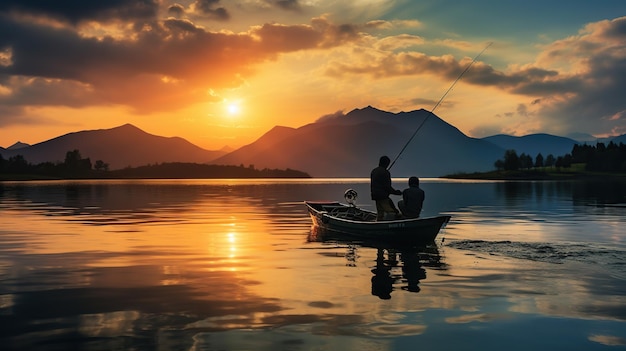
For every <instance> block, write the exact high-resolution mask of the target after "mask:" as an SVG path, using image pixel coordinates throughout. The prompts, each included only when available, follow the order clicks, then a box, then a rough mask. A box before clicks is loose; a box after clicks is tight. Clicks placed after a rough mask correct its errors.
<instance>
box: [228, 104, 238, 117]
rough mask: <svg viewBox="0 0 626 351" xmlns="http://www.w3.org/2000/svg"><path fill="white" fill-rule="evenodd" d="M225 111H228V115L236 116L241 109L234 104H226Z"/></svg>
mask: <svg viewBox="0 0 626 351" xmlns="http://www.w3.org/2000/svg"><path fill="white" fill-rule="evenodd" d="M226 110H227V111H228V114H229V115H238V114H239V112H240V111H241V108H240V107H239V105H238V104H236V103H230V104H228V106H226Z"/></svg>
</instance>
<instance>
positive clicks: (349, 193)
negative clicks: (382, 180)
mask: <svg viewBox="0 0 626 351" xmlns="http://www.w3.org/2000/svg"><path fill="white" fill-rule="evenodd" d="M357 197H359V194H357V192H356V190H354V189H348V190H346V192H345V193H343V198H344V199H346V202H347V203H348V204H349V205H350V206H356V199H357Z"/></svg>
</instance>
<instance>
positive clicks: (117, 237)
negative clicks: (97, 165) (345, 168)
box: [0, 180, 626, 350]
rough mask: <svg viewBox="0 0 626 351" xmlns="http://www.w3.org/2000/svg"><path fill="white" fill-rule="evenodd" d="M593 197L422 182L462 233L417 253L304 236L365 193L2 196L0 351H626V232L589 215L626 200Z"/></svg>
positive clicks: (118, 185)
mask: <svg viewBox="0 0 626 351" xmlns="http://www.w3.org/2000/svg"><path fill="white" fill-rule="evenodd" d="M596 186H597V185H577V184H552V183H550V182H544V183H539V182H526V183H525V184H505V183H504V182H477V183H463V182H458V183H457V182H445V181H428V180H426V181H424V187H425V188H426V190H427V193H428V194H429V197H428V200H427V204H426V208H425V211H426V213H435V214H436V213H440V212H446V213H448V214H452V216H453V220H452V221H451V223H450V225H449V226H448V227H446V229H445V231H444V232H443V233H440V238H443V236H445V238H446V240H445V244H443V243H442V241H441V240H439V239H438V240H437V244H432V245H427V246H423V247H418V248H411V249H407V248H404V247H393V246H384V245H378V244H376V243H363V242H342V241H340V240H335V241H333V240H328V238H322V237H320V236H316V235H315V233H313V231H311V230H310V228H311V221H310V218H309V217H308V214H307V212H306V208H305V206H304V205H303V203H302V200H305V199H306V200H338V199H339V200H340V199H341V196H342V194H343V191H344V190H345V189H346V188H348V187H350V188H356V189H357V191H359V193H360V194H367V193H368V191H369V190H368V181H367V180H358V181H356V182H353V181H352V180H348V181H338V182H335V181H328V182H326V183H322V182H316V181H311V182H309V183H307V182H300V181H298V182H290V181H284V182H281V181H277V182H275V183H271V182H269V181H258V180H254V181H246V182H237V181H222V182H217V181H216V182H211V181H208V182H205V181H197V182H196V181H182V182H181V181H105V182H87V181H78V182H74V181H72V182H24V183H19V182H16V183H0V324H1V325H2V326H3V328H0V345H2V346H3V347H4V346H5V345H9V346H8V349H85V350H105V349H106V350H108V349H149V350H157V349H182V350H191V349H194V348H195V349H260V350H275V349H313V348H319V349H329V350H330V349H342V350H349V349H376V350H411V349H414V348H415V345H421V346H423V347H440V348H444V349H463V346H464V345H465V348H466V349H471V348H475V346H476V345H489V347H486V349H488V350H497V349H502V348H507V349H508V348H510V347H511V343H510V341H509V340H512V339H516V340H518V339H519V330H529V329H528V328H535V329H538V328H536V325H538V324H541V328H540V329H541V331H537V333H538V334H536V335H539V336H538V337H537V338H523V340H521V341H520V343H519V348H520V349H541V347H542V345H543V347H545V343H544V342H545V341H547V340H548V341H550V342H551V343H552V344H551V345H556V344H559V343H569V344H566V346H567V345H569V346H572V347H571V348H576V347H577V346H580V345H584V347H585V349H589V350H592V349H594V348H595V349H598V347H597V346H598V345H600V346H602V344H604V345H618V346H624V345H626V341H624V340H626V335H625V334H624V330H625V329H624V328H623V327H624V321H626V312H625V311H624V308H623V306H626V300H625V299H626V297H625V296H626V294H625V293H624V292H625V291H626V290H624V289H625V284H624V282H626V273H625V272H626V270H625V268H624V267H625V266H624V263H623V259H622V257H623V256H624V252H626V248H625V245H624V243H625V239H626V238H625V237H624V231H623V228H624V224H626V222H625V221H626V220H625V218H626V216H624V209H623V208H620V207H600V206H598V205H596V204H598V203H599V202H602V201H605V202H606V203H608V202H609V201H615V202H616V203H617V202H618V201H620V199H623V196H624V193H621V194H611V192H616V193H617V192H620V191H623V190H624V189H623V188H620V185H617V186H613V187H612V186H610V185H607V187H606V188H604V187H603V188H602V189H605V190H598V188H596ZM364 202H365V203H367V201H366V200H364ZM368 205H369V206H373V203H372V204H364V205H363V206H364V207H366V206H368ZM503 320H506V323H502V321H503ZM535 329H533V330H535ZM541 332H543V333H541ZM448 335H455V336H456V337H455V338H449V337H447V336H448ZM494 335H495V336H499V338H498V337H496V338H494ZM594 346H595V347H594Z"/></svg>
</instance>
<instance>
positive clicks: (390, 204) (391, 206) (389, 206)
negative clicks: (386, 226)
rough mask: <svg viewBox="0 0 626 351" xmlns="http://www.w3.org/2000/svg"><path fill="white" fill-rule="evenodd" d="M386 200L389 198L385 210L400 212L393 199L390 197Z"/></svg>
mask: <svg viewBox="0 0 626 351" xmlns="http://www.w3.org/2000/svg"><path fill="white" fill-rule="evenodd" d="M386 200H387V204H386V205H385V210H386V211H387V212H391V213H393V214H400V211H398V209H397V208H396V205H395V204H394V203H393V200H392V199H389V198H388V199H386Z"/></svg>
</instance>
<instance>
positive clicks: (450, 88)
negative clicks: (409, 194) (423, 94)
mask: <svg viewBox="0 0 626 351" xmlns="http://www.w3.org/2000/svg"><path fill="white" fill-rule="evenodd" d="M491 44H493V42H489V44H487V46H485V48H484V49H483V50H482V51H481V52H479V53H478V55H476V57H474V59H473V60H472V62H470V63H469V65H467V67H465V69H464V70H463V72H461V74H460V75H459V76H458V77H456V79H455V80H454V82H452V85H450V87H449V88H448V90H446V92H445V93H444V94H443V95H442V96H441V99H439V101H437V103H436V104H435V106H434V107H433V108H432V109H431V110H430V113H429V114H428V116H426V118H424V120H423V121H422V123H420V125H419V126H418V127H417V129H416V130H415V132H414V133H413V135H411V138H409V141H407V142H406V144H404V147H403V148H402V150H400V153H398V156H396V158H394V159H393V162H391V165H389V168H388V169H389V170H390V169H391V167H393V165H394V164H395V163H396V161H397V160H398V158H399V157H400V155H402V153H403V152H404V150H405V149H406V148H407V146H409V144H410V143H411V141H412V140H413V138H415V136H416V135H417V132H419V130H420V129H421V128H422V126H423V125H424V123H426V121H427V120H428V117H430V115H432V114H433V112H435V109H436V108H437V107H439V105H441V102H442V101H443V99H445V98H446V96H447V95H448V93H449V92H450V91H451V90H452V88H454V86H455V85H456V83H457V82H458V81H459V80H461V77H463V75H464V74H465V72H467V71H469V69H470V67H472V65H473V64H474V62H476V60H478V58H479V57H480V55H482V54H483V52H485V50H487V48H489V47H490V46H491Z"/></svg>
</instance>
